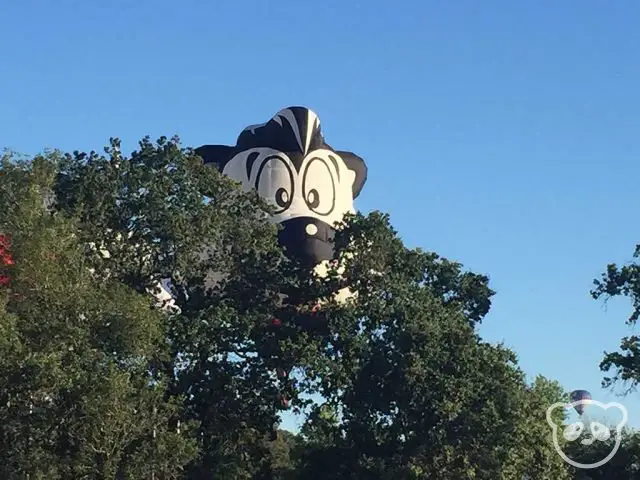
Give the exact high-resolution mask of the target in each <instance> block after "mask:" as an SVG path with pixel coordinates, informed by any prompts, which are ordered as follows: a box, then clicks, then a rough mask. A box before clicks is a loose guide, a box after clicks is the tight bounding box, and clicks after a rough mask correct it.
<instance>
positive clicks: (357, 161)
mask: <svg viewBox="0 0 640 480" xmlns="http://www.w3.org/2000/svg"><path fill="white" fill-rule="evenodd" d="M196 153H197V154H198V155H200V156H201V157H202V158H203V160H204V162H205V163H206V164H212V165H214V166H215V167H217V168H218V169H219V170H220V171H221V172H222V173H223V174H225V175H228V176H229V177H231V178H233V179H234V180H236V181H238V182H240V183H241V184H242V186H243V187H244V189H245V190H249V189H255V190H257V192H258V194H259V195H260V196H261V197H262V198H264V199H266V200H268V201H269V202H270V203H271V204H272V205H273V206H274V208H275V213H274V215H273V217H271V221H273V222H274V223H277V224H280V225H282V227H283V228H282V230H281V232H280V235H279V240H280V243H281V244H282V245H283V246H284V247H285V248H286V250H287V251H288V252H289V254H290V255H292V256H295V257H297V258H298V259H299V260H300V261H302V262H303V263H305V264H308V265H310V266H314V265H317V264H318V263H320V262H322V261H325V260H330V259H331V258H332V256H333V234H334V225H335V223H336V222H340V221H341V220H342V219H343V218H344V215H345V214H346V213H353V212H354V211H355V210H354V206H353V201H354V199H355V198H356V197H357V196H358V195H359V194H360V191H361V190H362V187H363V185H364V184H365V182H366V179H367V167H366V164H365V162H364V160H362V158H360V157H359V156H357V155H355V154H354V153H352V152H347V151H339V150H334V149H333V148H331V147H330V146H329V145H328V144H327V143H326V142H325V141H324V138H323V136H322V133H321V130H320V120H319V119H318V117H317V116H316V114H315V113H314V112H312V111H311V110H309V109H308V108H304V107H289V108H285V109H283V110H281V111H280V112H278V113H277V114H276V115H275V116H274V117H273V118H272V119H271V120H269V121H268V122H267V123H264V124H261V125H253V126H250V127H247V128H245V129H244V130H243V131H242V133H240V135H239V136H238V140H237V142H236V145H235V146H227V145H204V146H202V147H199V148H197V149H196Z"/></svg>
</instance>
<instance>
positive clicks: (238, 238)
mask: <svg viewBox="0 0 640 480" xmlns="http://www.w3.org/2000/svg"><path fill="white" fill-rule="evenodd" d="M2 173H3V176H2V177H0V179H1V180H0V182H1V183H0V207H1V208H0V232H2V233H5V234H6V235H7V238H9V239H10V245H7V246H6V250H7V251H9V250H10V252H11V255H12V256H11V261H10V262H9V261H5V262H4V263H5V264H4V265H3V266H0V269H1V270H0V274H1V275H7V278H9V280H7V281H6V282H4V283H6V285H3V286H0V298H1V300H2V302H1V303H0V329H1V330H2V331H1V333H2V335H0V386H1V387H2V389H1V391H0V396H2V398H0V417H1V418H0V439H1V442H2V448H1V450H0V457H1V459H0V460H1V462H0V464H1V467H0V468H1V469H2V470H1V472H2V477H3V478H8V479H11V478H24V476H25V475H26V474H29V475H30V478H43V479H44V478H47V479H55V478H104V479H116V478H118V479H120V478H131V479H133V478H135V479H139V478H150V475H151V473H152V472H153V474H154V475H155V478H166V479H169V478H176V479H177V478H190V479H210V478H225V479H226V478H229V479H251V478H256V479H290V478H305V477H308V478H309V479H310V480H311V479H313V478H323V479H325V478H326V479H330V478H336V479H338V478H380V479H385V478H407V479H411V478H416V479H418V478H438V479H444V480H446V479H460V478H476V479H492V480H493V479H505V480H508V479H509V480H510V479H514V478H522V476H523V475H525V474H528V475H530V477H531V478H536V479H537V478H539V479H546V478H549V479H555V480H558V479H559V480H561V479H563V478H570V477H569V475H570V473H569V470H568V468H567V466H566V465H565V464H563V462H562V460H561V459H560V458H559V457H558V456H557V455H556V454H555V452H554V450H553V444H552V441H551V436H550V435H551V429H550V428H549V426H548V425H547V423H546V417H545V413H546V408H547V407H548V406H549V405H551V404H552V403H555V402H557V401H559V400H562V399H563V398H564V397H565V393H564V392H563V391H562V389H561V388H560V387H559V386H558V385H557V384H556V383H555V382H552V381H549V380H547V379H544V378H542V377H540V378H537V379H536V380H535V381H534V382H533V383H532V384H529V383H527V382H526V379H525V376H524V374H523V372H522V371H521V370H520V369H519V367H518V365H517V358H516V355H515V353H514V352H513V351H511V350H510V349H508V348H507V347H505V346H504V345H494V344H490V343H488V342H486V341H484V340H483V339H482V338H480V336H479V335H478V333H477V331H476V327H477V325H478V324H479V323H480V322H481V321H483V319H484V317H485V315H486V314H487V312H488V311H489V309H490V306H491V299H492V297H493V295H494V292H493V291H492V290H491V288H490V287H489V280H488V278H487V277H486V276H484V275H479V274H475V273H472V272H468V271H465V270H464V269H463V267H462V265H460V264H458V263H456V262H453V261H450V260H448V259H445V258H441V257H440V256H438V255H437V254H435V253H431V252H424V251H421V250H419V249H408V248H407V247H405V245H404V244H403V243H402V241H401V240H400V238H399V237H398V235H397V232H395V231H394V230H393V228H392V227H391V224H390V220H389V218H388V216H387V215H384V214H381V213H379V212H374V213H372V214H370V215H367V216H364V215H353V216H349V217H348V218H347V219H345V222H344V224H343V225H341V226H340V228H339V231H338V234H337V237H336V262H335V263H334V264H333V266H332V267H331V269H330V271H329V273H328V275H327V276H324V277H319V276H317V275H315V274H313V273H312V272H309V271H308V270H305V269H304V268H302V266H301V265H298V264H297V263H296V262H295V261H291V260H289V259H287V258H286V257H285V256H283V254H282V252H281V250H280V248H279V247H278V244H277V236H276V233H277V231H276V229H275V228H274V227H273V226H272V225H270V224H269V223H268V222H267V221H266V215H267V213H268V212H269V211H270V208H271V207H270V206H269V205H266V204H265V203H263V202H262V201H261V200H260V199H259V198H257V196H256V195H255V194H254V193H246V192H243V191H241V190H240V188H239V187H238V186H237V185H236V184H235V183H234V182H233V181H231V180H230V179H228V178H226V177H224V176H222V175H220V174H219V173H218V172H217V171H216V170H215V169H210V168H207V167H205V166H203V165H202V162H201V159H200V158H199V157H197V156H196V155H195V154H194V153H193V151H192V150H191V149H189V148H184V147H182V146H181V145H180V143H179V141H178V139H166V138H160V139H159V140H158V141H157V142H152V141H150V140H149V139H147V138H145V139H143V140H142V141H141V142H140V145H139V148H138V149H137V150H136V151H135V152H133V153H132V154H131V155H129V156H127V155H124V154H123V153H122V152H121V150H120V144H119V142H118V141H117V140H115V139H114V140H112V141H111V144H110V146H109V147H108V148H106V149H105V151H104V153H103V154H98V153H96V152H90V153H88V154H86V153H81V152H74V153H72V154H62V153H60V152H49V153H47V154H45V155H41V156H38V157H36V158H34V159H28V160H25V161H18V160H16V159H14V158H7V159H5V160H4V163H3V166H2ZM101 252H102V253H101ZM105 252H106V253H105ZM0 253H1V252H0ZM162 279H170V280H171V285H172V289H173V290H172V293H173V295H174V298H175V305H176V306H177V307H178V309H175V310H166V309H160V308H157V307H158V305H157V304H156V302H155V300H154V298H153V296H152V295H151V294H150V293H149V292H150V291H152V289H154V288H155V286H156V285H157V283H158V281H160V280H162ZM342 288H349V289H351V290H352V291H353V292H356V295H355V296H354V297H352V298H351V299H350V300H349V301H347V302H343V303H338V302H337V301H335V299H334V297H333V293H335V292H336V291H338V290H340V289H342ZM319 300H321V301H322V302H321V304H322V307H321V309H320V311H315V312H314V311H312V307H313V306H314V305H317V303H318V301H319ZM318 396H320V397H321V398H322V399H323V400H322V402H320V403H317V402H312V401H310V400H309V398H317V397H318ZM286 409H292V410H295V411H297V412H304V413H305V418H306V421H305V424H304V426H303V428H302V429H301V431H300V433H299V434H296V435H294V434H292V433H290V432H284V431H279V432H276V433H277V435H274V429H275V430H277V425H278V416H279V414H280V412H281V411H282V410H286ZM560 416H561V414H560ZM562 420H563V419H562V418H560V417H559V418H558V421H559V422H562Z"/></svg>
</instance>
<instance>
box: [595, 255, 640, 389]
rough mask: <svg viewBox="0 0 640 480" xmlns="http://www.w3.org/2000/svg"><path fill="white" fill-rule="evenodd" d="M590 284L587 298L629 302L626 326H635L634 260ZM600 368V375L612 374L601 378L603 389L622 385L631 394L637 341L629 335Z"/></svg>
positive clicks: (638, 369) (639, 354) (639, 286)
mask: <svg viewBox="0 0 640 480" xmlns="http://www.w3.org/2000/svg"><path fill="white" fill-rule="evenodd" d="M633 257H634V259H637V258H639V257H640V245H637V246H636V249H635V252H634V254H633ZM593 283H594V288H593V289H592V290H591V295H592V296H593V298H594V299H596V300H598V299H605V301H607V300H609V299H611V298H614V297H626V298H628V299H630V300H631V303H632V313H631V315H630V316H629V318H628V319H627V324H629V325H635V324H636V322H637V321H638V318H640V264H638V262H637V261H635V260H634V261H633V262H631V263H630V264H628V265H624V266H622V267H619V266H618V265H616V264H615V263H612V264H609V265H607V269H606V271H605V272H604V273H603V274H602V275H601V277H600V278H599V279H595V280H594V281H593ZM600 368H601V370H602V371H604V372H610V371H612V370H613V374H612V375H611V376H606V377H605V378H604V380H603V386H605V387H612V386H614V385H615V384H616V383H619V382H622V383H624V384H626V386H627V388H628V391H632V390H635V388H636V387H637V385H638V382H639V381H640V337H639V336H638V335H629V336H625V337H624V338H622V340H621V342H620V351H618V352H605V356H604V359H603V360H602V363H601V364H600Z"/></svg>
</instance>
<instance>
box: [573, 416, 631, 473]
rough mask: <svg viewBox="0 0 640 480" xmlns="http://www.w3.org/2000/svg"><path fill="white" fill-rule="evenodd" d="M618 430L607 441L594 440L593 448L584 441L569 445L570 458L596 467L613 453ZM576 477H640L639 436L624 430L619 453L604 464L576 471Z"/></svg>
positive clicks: (612, 430) (613, 431) (612, 432)
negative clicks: (596, 464)
mask: <svg viewBox="0 0 640 480" xmlns="http://www.w3.org/2000/svg"><path fill="white" fill-rule="evenodd" d="M615 435H616V431H615V429H611V434H610V437H609V439H608V440H606V441H594V442H593V443H591V444H590V445H583V444H582V443H581V442H577V441H576V442H570V443H569V444H568V445H567V448H566V453H567V455H568V456H569V457H570V458H571V459H573V460H575V461H576V462H579V463H584V464H593V463H596V462H599V461H601V460H602V459H604V458H606V457H607V455H609V453H610V452H611V451H612V450H613V448H614V447H615V442H616V437H615ZM574 475H575V478H581V479H585V480H606V479H610V478H624V479H629V480H634V479H638V478H640V436H639V434H638V432H635V431H633V430H630V429H627V428H625V429H623V430H622V442H621V443H620V447H619V449H618V451H617V452H616V454H615V455H614V456H613V457H612V458H611V460H609V461H608V462H607V463H605V464H604V465H602V466H600V467H597V468H594V469H590V470H588V471H581V470H579V469H574Z"/></svg>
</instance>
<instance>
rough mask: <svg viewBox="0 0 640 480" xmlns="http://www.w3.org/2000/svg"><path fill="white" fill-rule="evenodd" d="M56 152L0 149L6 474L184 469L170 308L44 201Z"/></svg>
mask: <svg viewBox="0 0 640 480" xmlns="http://www.w3.org/2000/svg"><path fill="white" fill-rule="evenodd" d="M58 159H59V158H58V156H57V155H56V154H50V155H48V156H41V157H37V158H35V159H34V160H33V161H24V160H23V161H14V159H12V158H10V157H7V158H4V159H3V164H2V174H3V175H2V177H1V179H2V181H1V182H0V231H2V233H3V234H5V235H6V238H8V239H10V245H8V249H9V250H10V252H11V256H12V258H13V260H14V262H13V263H14V264H13V265H11V266H10V267H8V268H6V267H5V270H6V272H5V273H7V274H8V275H9V277H10V281H9V283H8V284H7V285H5V286H4V287H0V330H1V331H2V333H3V335H2V339H1V340H0V385H1V387H0V396H1V397H2V398H0V441H1V445H2V447H1V450H0V471H1V474H0V476H2V478H7V479H12V478H25V475H29V476H30V478H40V479H67V478H79V479H80V478H99V479H112V478H116V476H118V478H130V479H133V478H136V479H137V478H144V476H146V475H148V474H149V472H150V470H152V469H154V468H155V469H156V472H157V473H158V474H160V473H162V474H163V475H164V478H180V477H181V475H182V473H181V471H182V469H183V467H184V466H185V465H186V464H187V463H188V462H189V461H190V460H191V459H192V458H193V457H194V455H195V453H196V450H195V444H194V442H193V441H191V440H190V439H189V436H188V432H189V428H191V426H190V425H185V427H187V428H184V429H183V430H182V432H181V433H179V432H177V431H176V429H174V428H171V421H172V420H173V419H176V418H179V415H180V413H181V402H180V401H179V398H178V397H174V398H167V397H166V395H165V393H166V389H167V385H168V379H167V378H166V377H163V376H161V375H157V376H155V377H152V376H150V374H149V368H148V367H149V365H151V364H153V363H154V362H157V361H159V360H161V359H162V358H163V356H166V355H167V354H168V353H169V352H168V349H167V348H166V343H165V338H164V331H165V329H166V318H165V316H164V315H162V314H160V313H159V312H158V311H154V310H151V309H150V308H149V303H150V300H149V298H148V297H145V296H141V295H139V294H138V293H137V292H135V291H134V290H132V289H130V288H127V287H125V286H124V285H122V284H121V283H119V282H115V281H112V280H110V279H102V280H101V281H98V280H97V279H96V277H95V276H94V275H93V274H92V273H91V271H90V269H89V268H88V266H87V262H86V261H85V257H86V255H85V251H84V250H85V245H84V243H83V242H82V240H81V238H82V232H81V228H80V225H79V223H78V222H77V221H76V220H75V219H73V218H65V217H64V216H61V215H53V214H52V212H51V211H50V210H49V209H48V208H47V205H48V203H49V202H48V199H50V197H51V192H52V188H53V184H54V181H55V179H54V177H55V171H56V164H57V161H58Z"/></svg>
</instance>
